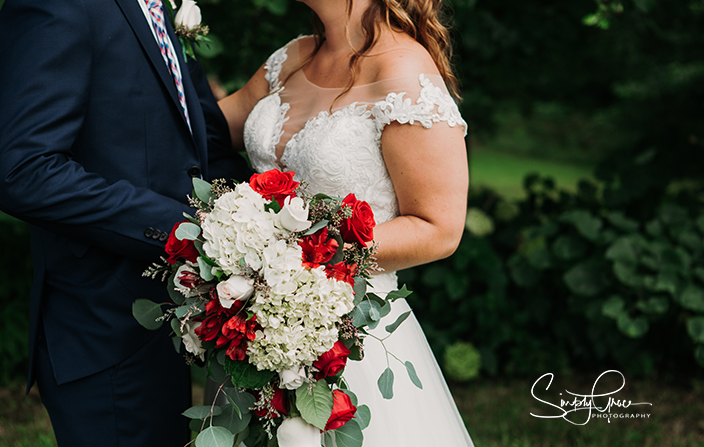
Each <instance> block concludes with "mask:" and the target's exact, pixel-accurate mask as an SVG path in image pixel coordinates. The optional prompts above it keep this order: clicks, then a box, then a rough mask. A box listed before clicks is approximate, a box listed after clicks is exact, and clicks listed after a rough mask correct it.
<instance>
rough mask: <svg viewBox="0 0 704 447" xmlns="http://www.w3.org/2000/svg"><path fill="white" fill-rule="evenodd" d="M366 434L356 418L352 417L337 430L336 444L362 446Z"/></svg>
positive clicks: (339, 445)
mask: <svg viewBox="0 0 704 447" xmlns="http://www.w3.org/2000/svg"><path fill="white" fill-rule="evenodd" d="M363 441H364V435H362V428H361V427H360V426H359V424H358V423H357V420H356V419H350V420H349V421H347V423H345V425H343V426H342V427H340V428H338V429H336V430H335V445H336V446H337V447H362V442H363Z"/></svg>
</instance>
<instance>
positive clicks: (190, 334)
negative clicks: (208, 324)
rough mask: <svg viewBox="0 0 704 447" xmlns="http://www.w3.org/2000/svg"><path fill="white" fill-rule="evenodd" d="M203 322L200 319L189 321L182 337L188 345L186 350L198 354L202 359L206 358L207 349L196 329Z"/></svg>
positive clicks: (185, 344) (184, 343)
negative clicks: (204, 347)
mask: <svg viewBox="0 0 704 447" xmlns="http://www.w3.org/2000/svg"><path fill="white" fill-rule="evenodd" d="M201 324H203V323H202V322H200V321H187V322H186V326H185V328H184V329H185V331H184V333H183V337H182V338H181V339H182V340H183V345H184V346H185V347H186V351H188V352H190V353H191V354H193V355H197V356H198V357H200V359H201V360H205V349H203V345H202V344H201V342H200V338H198V336H197V335H196V329H197V328H198V327H199V326H200V325H201Z"/></svg>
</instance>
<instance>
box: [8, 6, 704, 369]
mask: <svg viewBox="0 0 704 447" xmlns="http://www.w3.org/2000/svg"><path fill="white" fill-rule="evenodd" d="M2 2H3V0H0V6H1V5H2ZM199 4H200V5H201V8H202V11H203V21H204V23H205V24H207V25H209V26H210V28H211V30H212V31H211V35H210V37H212V38H213V43H212V44H210V45H209V46H202V47H200V48H199V49H198V53H199V55H200V57H201V59H202V61H203V65H204V66H205V68H206V70H207V71H208V72H209V73H210V74H211V75H212V76H213V77H214V78H217V79H218V80H219V81H221V82H222V84H223V85H224V87H225V89H226V90H227V91H229V92H231V91H234V90H235V89H237V88H239V87H241V86H242V85H244V83H245V82H246V81H247V79H248V78H249V77H250V76H251V75H252V74H253V73H254V71H256V69H257V68H258V67H259V66H261V64H262V63H263V62H264V61H265V60H266V58H267V57H268V55H269V54H271V52H273V51H274V50H276V49H277V48H279V47H280V46H281V45H283V44H285V43H286V42H288V41H289V40H290V39H292V38H294V37H296V36H298V35H299V34H307V33H310V25H309V24H310V13H309V11H308V9H307V7H306V6H305V5H303V4H301V3H299V2H292V1H287V0H201V1H199ZM447 5H448V19H449V23H450V25H451V32H452V35H453V39H454V42H455V46H454V50H455V67H456V71H457V74H458V76H459V78H460V82H461V87H462V96H463V98H464V101H463V102H462V104H461V108H462V112H463V115H464V116H465V118H466V119H467V121H468V122H469V123H470V127H471V132H470V134H471V138H469V139H468V144H469V146H470V147H475V146H476V147H479V146H490V147H501V148H502V149H503V150H506V151H510V152H513V153H518V154H524V155H529V156H533V157H544V158H549V159H552V160H568V161H575V162H580V163H588V164H592V165H595V166H597V168H596V169H595V178H596V179H597V181H596V183H594V184H588V183H584V184H582V186H581V187H580V189H579V191H577V192H576V193H566V192H564V191H561V190H560V189H559V185H554V182H552V181H550V180H549V179H544V178H542V177H540V176H537V177H530V178H528V179H525V189H526V197H525V198H524V199H522V200H520V201H518V202H515V203H514V202H510V201H508V200H506V199H503V198H502V197H501V196H500V195H499V194H497V193H496V192H494V191H491V190H487V189H483V188H481V187H480V185H473V191H472V194H471V197H470V201H469V203H468V206H469V207H470V208H473V209H476V210H478V211H479V213H477V212H476V211H473V214H472V217H471V219H470V221H471V222H469V223H468V228H469V229H468V230H467V233H466V235H465V238H464V239H463V242H462V244H461V246H460V248H459V249H458V251H457V253H456V254H455V255H453V256H452V257H451V258H449V259H447V260H443V261H440V262H438V263H434V264H430V265H428V266H423V267H418V268H416V269H413V270H412V271H409V272H402V274H401V277H402V280H403V281H405V282H407V283H408V284H409V285H410V286H411V288H413V289H415V291H416V293H415V294H414V295H413V296H412V297H411V300H412V305H413V306H414V308H415V310H416V313H417V316H418V318H419V319H420V320H421V323H422V324H423V326H424V329H425V330H426V332H427V334H428V338H429V339H430V341H431V344H432V345H433V348H434V349H435V350H436V354H437V355H438V358H439V359H442V358H444V353H445V350H446V348H447V347H452V348H451V351H450V352H453V353H457V355H456V356H455V357H457V358H459V357H462V358H464V359H465V360H466V361H465V363H464V364H463V363H462V362H457V361H455V362H453V364H452V365H451V369H452V370H453V371H458V372H457V375H458V378H464V379H466V378H467V377H468V376H472V375H473V374H476V371H477V370H478V369H477V368H478V365H479V364H481V369H479V371H481V372H480V373H481V374H488V375H494V374H502V375H524V374H533V373H536V372H539V373H541V374H542V373H544V372H546V371H547V370H548V369H554V368H557V369H562V370H572V369H579V370H584V369H590V370H591V369H594V370H603V368H605V367H619V368H623V369H625V370H627V371H629V372H631V373H633V374H640V375H643V376H651V375H654V374H661V375H665V376H670V377H675V376H677V375H682V374H685V375H701V371H702V370H701V367H700V366H698V364H697V361H699V363H701V362H702V361H704V348H702V346H704V292H703V291H704V272H703V271H702V250H704V248H703V247H704V242H703V241H704V233H703V231H704V228H702V225H703V223H702V210H703V209H704V207H702V205H703V203H702V201H703V197H702V191H703V189H702V175H701V169H702V168H701V167H702V166H704V148H703V147H702V146H703V143H702V141H704V116H703V115H704V109H703V108H702V107H701V105H702V104H704V62H702V61H704V33H702V32H701V30H702V29H704V0H682V1H677V2H671V1H666V0H622V1H617V0H540V1H537V0H533V1H525V0H492V1H488V0H448V1H447ZM584 22H589V23H591V24H592V25H595V26H588V25H585V24H584ZM477 222H479V223H477ZM477 225H478V226H477ZM0 230H2V231H0V239H1V240H2V244H3V247H4V253H10V254H12V256H3V260H2V261H0V262H2V263H3V266H2V267H3V268H2V269H1V270H0V271H2V276H0V309H2V310H0V356H2V358H3V361H2V362H0V382H6V381H8V380H9V379H11V378H13V377H21V375H22V374H23V372H24V368H26V338H25V333H26V326H27V323H26V307H27V296H28V289H29V285H30V282H31V279H30V277H31V267H30V263H29V260H28V258H29V247H28V242H27V233H28V230H27V227H26V226H25V225H24V224H21V223H18V222H17V221H16V220H14V219H10V218H7V217H3V218H2V219H1V220H0ZM477 232H478V233H477ZM450 309H451V310H450ZM458 342H461V343H460V344H457V343H458ZM458 356H459V357H458ZM460 376H461V377H460Z"/></svg>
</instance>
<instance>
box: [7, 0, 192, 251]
mask: <svg viewBox="0 0 704 447" xmlns="http://www.w3.org/2000/svg"><path fill="white" fill-rule="evenodd" d="M98 25H99V24H95V23H89V17H88V15H87V13H86V12H85V9H84V7H83V4H82V3H81V2H80V1H79V0H66V1H61V2H57V1H46V0H23V1H14V0H7V1H6V2H5V4H4V6H3V7H2V9H0V29H2V30H3V35H5V36H6V38H8V39H10V41H9V42H7V41H6V42H5V43H4V44H3V45H0V61H2V62H1V64H2V69H0V209H2V210H3V211H6V212H8V213H9V214H12V215H14V216H17V217H19V218H21V219H23V220H26V221H28V222H29V223H31V224H34V225H37V226H39V227H42V228H44V229H47V230H49V231H52V232H55V233H58V234H60V235H63V236H66V237H69V238H72V239H74V240H77V241H81V242H84V243H88V244H90V245H94V246H98V247H101V248H103V249H106V250H110V251H114V252H116V253H119V254H121V255H123V256H128V257H134V258H139V259H145V260H146V259H155V258H157V257H158V256H159V255H160V254H162V253H163V246H164V243H163V241H159V240H158V239H152V238H147V237H145V230H146V229H147V227H150V226H151V227H153V228H155V229H159V230H161V231H162V232H168V231H169V230H170V229H171V227H172V226H173V224H174V223H175V222H176V221H179V220H181V219H182V213H183V212H184V211H186V210H188V209H189V208H188V207H187V206H186V205H185V204H183V203H180V202H179V201H177V200H174V199H171V198H168V197H165V196H163V195H160V194H157V193H155V192H153V191H151V190H149V189H146V188H139V187H136V186H134V185H133V184H131V183H129V182H128V181H124V180H120V181H116V182H113V183H109V182H107V181H106V180H105V179H104V178H102V177H101V176H100V175H97V174H95V173H91V172H87V171H86V170H85V169H84V167H83V166H82V165H81V164H79V163H77V162H76V161H75V160H74V157H73V153H72V147H74V145H75V144H78V142H77V139H78V138H79V134H80V129H81V127H82V126H83V125H84V122H85V121H86V120H87V119H90V117H87V116H86V108H87V102H88V95H89V94H90V93H89V91H90V88H91V86H90V85H89V84H90V73H91V64H92V63H93V56H94V55H93V54H92V51H93V49H92V47H91V43H90V38H91V32H90V31H91V27H95V26H98ZM137 57H139V56H137ZM115 82H119V79H116V80H115ZM126 100H129V98H115V101H126ZM105 107H110V105H109V104H107V103H106V105H105ZM116 124H117V123H116ZM106 149H107V150H109V148H96V150H102V151H105V150H106Z"/></svg>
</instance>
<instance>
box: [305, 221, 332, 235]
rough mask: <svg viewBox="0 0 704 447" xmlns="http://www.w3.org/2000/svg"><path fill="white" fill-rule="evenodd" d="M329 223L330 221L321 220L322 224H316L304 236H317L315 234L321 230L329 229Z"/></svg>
mask: <svg viewBox="0 0 704 447" xmlns="http://www.w3.org/2000/svg"><path fill="white" fill-rule="evenodd" d="M329 223H330V221H329V220H327V219H323V220H321V221H320V222H318V223H316V224H314V225H313V226H312V227H310V228H309V229H308V231H306V232H305V233H303V236H309V235H311V234H315V233H317V232H318V230H321V229H323V228H325V227H327V226H328V224H329Z"/></svg>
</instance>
